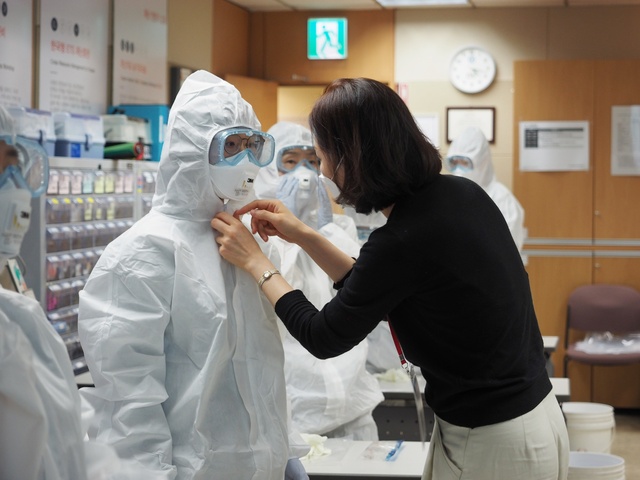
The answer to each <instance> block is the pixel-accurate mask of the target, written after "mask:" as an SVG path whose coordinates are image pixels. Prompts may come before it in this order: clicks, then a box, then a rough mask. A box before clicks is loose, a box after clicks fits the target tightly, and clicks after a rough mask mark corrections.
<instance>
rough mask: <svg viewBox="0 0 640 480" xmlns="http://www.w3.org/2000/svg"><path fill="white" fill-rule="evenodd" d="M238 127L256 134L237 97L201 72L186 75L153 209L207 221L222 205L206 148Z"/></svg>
mask: <svg viewBox="0 0 640 480" xmlns="http://www.w3.org/2000/svg"><path fill="white" fill-rule="evenodd" d="M238 126H242V127H248V128H253V129H255V130H260V122H259V121H258V119H257V117H256V115H255V113H254V112H253V108H252V107H251V105H249V104H248V103H247V102H246V101H245V100H244V99H243V98H242V97H241V96H240V92H238V90H237V89H236V88H235V87H234V86H233V85H231V84H229V83H227V82H225V81H224V80H222V79H220V78H218V77H216V76H215V75H212V74H211V73H209V72H205V71H204V70H199V71H197V72H195V73H193V74H191V75H190V76H189V78H188V79H187V80H185V82H184V84H183V85H182V88H181V89H180V92H179V93H178V96H177V97H176V99H175V101H174V103H173V105H172V107H171V111H170V112H169V120H168V122H167V131H166V136H165V142H164V146H163V149H162V155H161V158H160V166H159V169H158V179H157V184H156V193H155V195H154V197H153V208H155V209H157V210H158V211H159V212H162V213H164V214H166V215H170V216H176V217H179V218H182V219H185V220H186V219H190V220H207V221H210V220H211V218H212V217H213V215H215V213H217V212H218V211H220V205H221V202H220V200H219V199H218V197H217V196H216V195H215V193H214V189H213V183H212V181H211V168H212V167H211V165H209V162H208V158H209V147H210V145H211V141H212V140H213V137H214V135H215V134H216V133H218V132H219V131H220V130H224V129H226V128H230V127H238ZM169 157H170V158H169ZM272 163H273V162H272Z"/></svg>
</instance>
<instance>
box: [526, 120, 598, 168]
mask: <svg viewBox="0 0 640 480" xmlns="http://www.w3.org/2000/svg"><path fill="white" fill-rule="evenodd" d="M519 134H520V170H521V171H523V172H564V171H580V170H589V122H520V133H519Z"/></svg>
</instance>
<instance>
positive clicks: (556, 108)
mask: <svg viewBox="0 0 640 480" xmlns="http://www.w3.org/2000/svg"><path fill="white" fill-rule="evenodd" d="M638 84H640V60H611V61H609V60H607V61H604V60H603V61H600V60H566V61H565V60H554V61H523V62H516V63H515V65H514V87H515V89H514V126H513V131H514V162H515V163H514V181H513V186H514V193H515V195H516V197H517V198H518V199H519V200H520V202H521V203H522V205H523V207H524V209H525V214H526V219H527V222H526V223H527V228H528V231H529V238H528V239H527V241H526V243H525V253H527V255H528V258H529V263H528V265H527V270H528V272H529V278H530V281H531V289H532V293H533V298H534V303H535V308H536V313H537V315H538V321H539V323H540V328H541V330H542V333H543V335H557V336H559V337H560V339H561V341H560V345H559V348H558V351H557V352H556V353H555V354H554V356H553V357H552V358H553V360H554V366H555V368H556V372H558V374H559V375H561V374H562V373H561V372H562V371H563V358H564V331H565V318H566V306H567V298H568V296H569V294H570V293H571V291H572V290H573V289H574V288H575V287H577V286H579V285H583V284H590V283H620V284H626V285H630V286H633V287H635V288H638V289H640V208H638V205H640V176H612V175H611V107H612V106H614V105H639V104H640V89H639V88H638ZM558 120H560V121H588V122H589V125H590V139H589V152H590V158H589V170H588V171H580V172H521V171H520V169H519V138H518V132H519V123H520V122H522V121H558ZM569 377H570V378H571V398H572V400H573V401H589V400H590V401H597V402H602V403H607V404H609V405H613V406H615V407H624V408H638V407H640V365H639V366H633V367H595V368H590V367H587V366H582V365H577V364H571V365H570V368H569Z"/></svg>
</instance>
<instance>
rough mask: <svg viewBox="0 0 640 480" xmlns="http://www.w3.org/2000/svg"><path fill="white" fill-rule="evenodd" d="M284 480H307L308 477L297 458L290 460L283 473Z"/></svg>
mask: <svg viewBox="0 0 640 480" xmlns="http://www.w3.org/2000/svg"><path fill="white" fill-rule="evenodd" d="M284 480H309V475H307V471H306V470H305V469H304V465H302V462H301V461H300V459H299V458H296V457H293V458H290V459H289V461H288V462H287V468H286V469H285V471H284Z"/></svg>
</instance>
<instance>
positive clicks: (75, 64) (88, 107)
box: [38, 0, 109, 115]
mask: <svg viewBox="0 0 640 480" xmlns="http://www.w3.org/2000/svg"><path fill="white" fill-rule="evenodd" d="M108 43H109V0H41V2H40V60H39V79H40V81H39V92H38V108H40V109H42V110H48V111H66V112H71V113H79V114H91V115H99V114H103V113H105V112H106V107H107V76H108V47H109V45H108Z"/></svg>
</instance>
